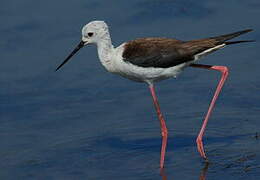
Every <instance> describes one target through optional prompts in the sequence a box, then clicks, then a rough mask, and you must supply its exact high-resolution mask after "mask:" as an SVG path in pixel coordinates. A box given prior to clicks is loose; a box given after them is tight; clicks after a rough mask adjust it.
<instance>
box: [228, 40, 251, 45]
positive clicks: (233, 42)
mask: <svg viewBox="0 0 260 180" xmlns="http://www.w3.org/2000/svg"><path fill="white" fill-rule="evenodd" d="M245 42H255V40H246V41H227V42H225V44H226V45H229V44H237V43H245Z"/></svg>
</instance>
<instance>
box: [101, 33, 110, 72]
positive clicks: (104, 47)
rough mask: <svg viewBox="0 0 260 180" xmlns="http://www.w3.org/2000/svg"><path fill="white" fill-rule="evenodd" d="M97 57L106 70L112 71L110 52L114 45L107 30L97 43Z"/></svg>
mask: <svg viewBox="0 0 260 180" xmlns="http://www.w3.org/2000/svg"><path fill="white" fill-rule="evenodd" d="M97 48H98V57H99V59H100V62H101V63H102V65H103V66H104V67H105V68H106V69H107V70H108V71H110V72H111V71H112V69H113V67H112V53H113V50H114V46H113V45H112V42H111V38H110V35H109V32H107V33H105V34H104V35H103V36H102V39H100V40H99V41H98V43H97Z"/></svg>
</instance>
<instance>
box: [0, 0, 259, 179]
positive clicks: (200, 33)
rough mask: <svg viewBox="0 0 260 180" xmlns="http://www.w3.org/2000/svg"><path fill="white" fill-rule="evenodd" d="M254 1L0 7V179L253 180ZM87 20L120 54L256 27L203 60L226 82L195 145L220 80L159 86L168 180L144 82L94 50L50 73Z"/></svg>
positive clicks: (186, 79) (191, 73)
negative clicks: (132, 43) (162, 40)
mask: <svg viewBox="0 0 260 180" xmlns="http://www.w3.org/2000/svg"><path fill="white" fill-rule="evenodd" d="M259 17H260V2H259V0H250V1H244V0H229V1H224V0H218V1H216V0H215V1H214V0H209V1H206V0H202V1H192V0H186V1H183V0H176V1H159V0H132V1H119V0H114V1H105V0H89V1H83V0H75V1H73V2H72V1H50V0H45V1H33V0H27V1H13V0H10V1H4V2H2V3H1V7H0V20H1V22H2V23H1V26H0V33H1V41H0V61H1V65H0V84H1V88H0V139H1V143H0V179H7V180H9V179H37V180H38V179H39V180H41V179H42V180H43V179H44V180H45V179H55V180H56V179H124V180H137V179H140V180H146V179H147V180H150V179H168V180H169V179H185V180H189V179H191V180H193V179H196V180H197V179H199V178H202V179H203V178H204V179H207V180H214V179H215V180H219V179H231V180H244V179H246V180H257V179H259V177H260V151H259V149H260V141H259V138H257V136H259V135H258V134H260V121H259V119H260V93H259V92H260V91H259V90H260V73H259V67H260V55H259V49H260V46H259V43H258V42H259V41H260V32H259V28H260V21H259ZM91 20H105V21H106V22H107V23H108V24H109V26H110V32H111V36H112V39H113V43H114V45H115V46H117V45H119V44H121V43H122V42H124V41H127V40H131V39H135V38H138V37H146V36H159V37H173V38H177V39H183V40H189V39H193V38H204V37H208V36H215V35H220V34H224V33H230V32H233V31H237V30H243V29H245V28H253V29H254V30H255V31H254V32H251V33H249V34H247V35H243V36H241V37H240V39H255V40H256V41H257V42H256V43H251V44H241V45H234V46H233V47H227V48H225V49H223V50H221V51H218V52H216V53H214V54H212V55H209V56H208V57H207V58H205V59H203V60H202V62H201V63H206V64H212V65H225V66H228V67H229V68H230V76H229V78H228V80H227V83H226V84H225V86H224V88H223V91H222V93H221V95H220V97H219V99H218V102H217V104H216V108H215V109H214V112H213V115H212V117H211V119H210V121H209V124H208V128H207V131H206V134H205V140H204V143H205V148H206V153H207V155H208V157H209V160H210V163H209V164H208V165H207V164H205V162H204V161H203V160H202V159H201V158H200V156H199V154H198V152H197V149H196V143H195V139H196V136H197V133H198V131H199V128H200V126H201V123H202V120H203V116H204V115H205V112H206V111H207V107H208V103H209V101H210V99H211V97H212V94H213V92H214V88H215V87H216V84H217V82H218V80H219V77H220V74H219V73H218V72H211V71H207V70H202V69H201V70H200V69H192V68H189V69H186V70H185V71H184V73H183V74H181V75H180V76H179V77H178V78H177V79H169V80H165V81H163V82H160V83H158V84H157V86H156V88H157V92H158V96H159V99H160V104H161V108H162V111H163V113H164V115H165V117H166V122H167V126H168V129H169V142H168V149H167V154H166V161H165V169H164V173H160V172H159V151H160V146H161V138H160V129H159V123H158V120H157V116H156V113H155V111H154V109H153V104H152V100H151V97H150V94H149V90H148V88H147V85H145V84H141V83H135V82H131V81H129V80H126V79H123V78H121V77H118V76H115V75H112V74H109V73H107V72H106V71H105V70H104V69H103V67H102V66H101V65H100V63H99V60H98V58H97V53H96V48H95V47H94V46H90V47H85V48H84V49H82V50H81V51H80V52H79V53H78V54H77V55H76V56H75V57H73V59H72V60H71V61H70V62H69V63H68V64H66V65H65V66H64V67H63V68H62V69H61V70H60V71H58V72H54V70H55V68H56V67H57V66H58V65H59V64H60V63H61V62H62V61H63V60H64V58H65V57H66V56H67V55H68V53H70V51H71V50H72V49H73V48H74V47H75V45H76V44H77V43H78V42H79V40H80V38H81V28H82V26H83V25H84V24H86V23H88V22H89V21H91Z"/></svg>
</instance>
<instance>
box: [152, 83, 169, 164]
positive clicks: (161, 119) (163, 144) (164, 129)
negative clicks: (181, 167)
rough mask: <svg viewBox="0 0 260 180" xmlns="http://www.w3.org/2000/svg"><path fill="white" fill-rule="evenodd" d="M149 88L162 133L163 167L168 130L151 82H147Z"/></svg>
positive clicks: (161, 161)
mask: <svg viewBox="0 0 260 180" xmlns="http://www.w3.org/2000/svg"><path fill="white" fill-rule="evenodd" d="M149 88H150V91H151V94H152V97H153V103H154V106H155V109H156V112H157V115H158V118H159V121H160V125H161V133H162V148H161V159H160V168H161V169H163V166H164V157H165V152H166V145H167V137H168V130H167V127H166V123H165V120H164V118H163V115H162V113H161V110H160V106H159V101H158V98H157V96H156V94H155V88H154V85H153V84H149Z"/></svg>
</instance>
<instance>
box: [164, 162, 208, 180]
mask: <svg viewBox="0 0 260 180" xmlns="http://www.w3.org/2000/svg"><path fill="white" fill-rule="evenodd" d="M208 168H209V162H205V166H204V167H203V168H202V169H201V171H200V176H199V180H206V175H207V171H208ZM160 175H161V177H162V180H167V176H166V173H165V171H164V169H161V170H160Z"/></svg>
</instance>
